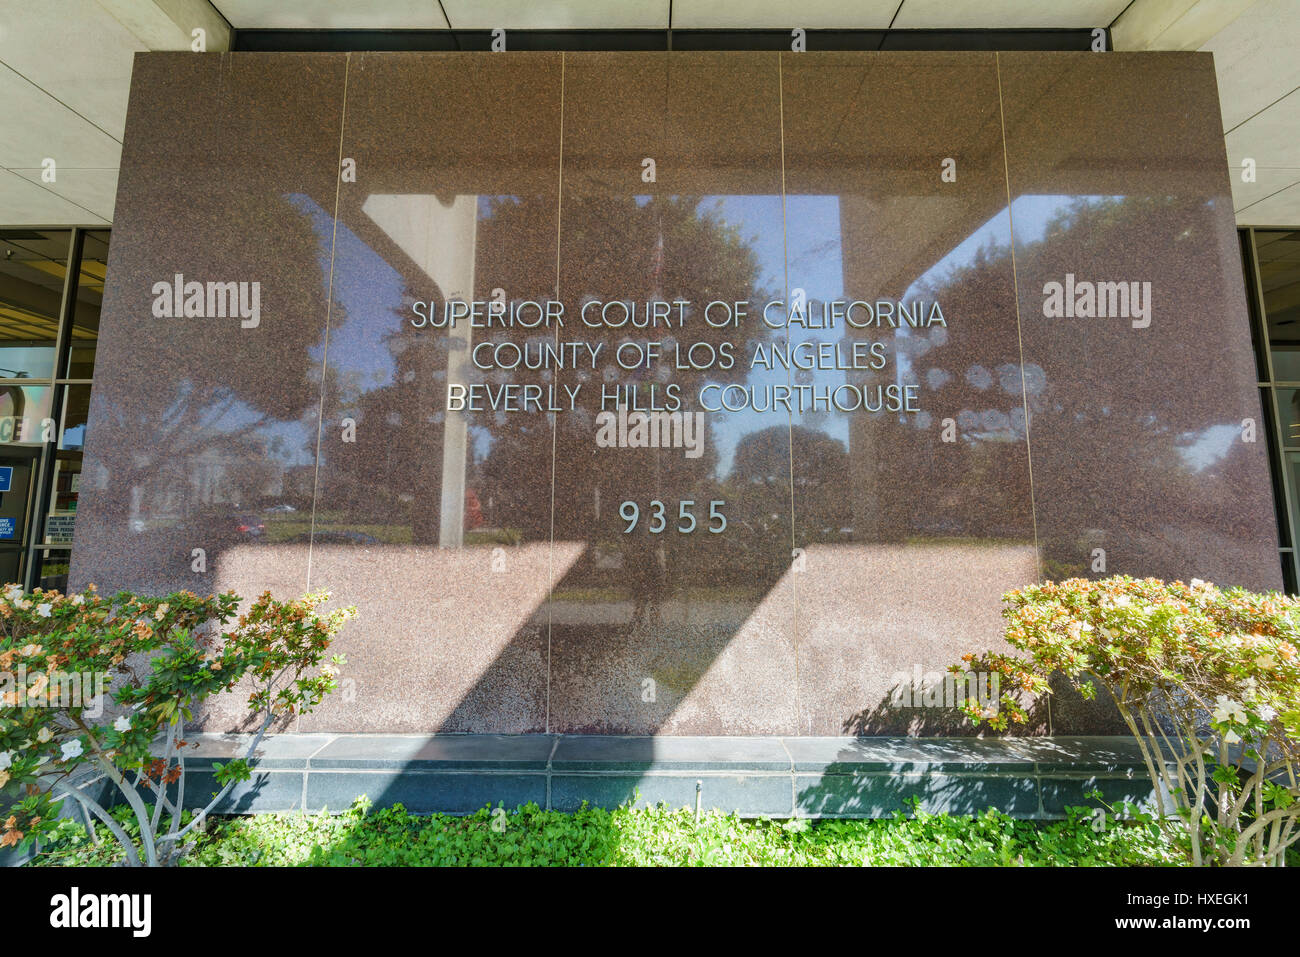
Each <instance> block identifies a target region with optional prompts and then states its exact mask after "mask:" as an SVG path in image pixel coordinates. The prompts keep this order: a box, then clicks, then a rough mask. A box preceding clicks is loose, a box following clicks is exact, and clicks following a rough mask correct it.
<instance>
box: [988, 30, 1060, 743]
mask: <svg viewBox="0 0 1300 957" xmlns="http://www.w3.org/2000/svg"><path fill="white" fill-rule="evenodd" d="M993 71H994V73H995V74H996V75H997V79H998V125H999V126H1000V127H1001V130H1002V176H1003V179H1004V180H1005V181H1006V186H1007V232H1008V234H1009V235H1010V237H1011V288H1012V293H1013V295H1014V296H1015V301H1016V344H1017V346H1018V347H1019V349H1020V398H1021V402H1022V403H1023V408H1024V413H1025V465H1026V467H1027V468H1028V470H1029V515H1030V519H1031V520H1032V522H1033V526H1034V575H1035V576H1036V577H1037V578H1038V580H1039V581H1042V580H1043V563H1042V556H1041V555H1040V554H1039V551H1038V505H1037V503H1036V502H1035V501H1034V454H1033V451H1032V449H1031V448H1030V441H1029V390H1028V387H1027V386H1026V385H1025V338H1024V333H1023V331H1022V330H1021V327H1020V276H1019V274H1018V273H1017V272H1016V220H1015V216H1014V215H1013V214H1012V212H1011V161H1010V159H1009V158H1008V157H1007V116H1006V110H1005V108H1004V107H1003V105H1002V55H1001V54H1000V53H997V52H995V53H994V54H993ZM1050 714H1051V713H1050V711H1049V713H1048V715H1049V716H1048V723H1047V733H1048V734H1051V733H1052V725H1051V716H1050Z"/></svg>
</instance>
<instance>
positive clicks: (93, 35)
mask: <svg viewBox="0 0 1300 957" xmlns="http://www.w3.org/2000/svg"><path fill="white" fill-rule="evenodd" d="M56 37H57V41H55V39H54V38H56ZM56 43H57V45H56ZM145 49H146V46H145V44H144V43H143V42H142V41H141V40H140V39H139V38H137V37H136V36H135V35H133V34H132V33H131V32H130V31H129V30H128V29H127V28H126V27H124V26H122V25H121V24H120V23H119V22H118V21H117V20H116V19H114V18H113V17H112V16H110V15H109V14H108V13H107V12H106V11H105V10H104V9H103V8H102V7H101V6H100V5H99V4H98V3H96V2H95V0H58V2H57V3H56V2H51V3H48V4H45V5H42V6H35V7H34V6H33V5H32V4H31V3H28V2H24V0H0V134H3V135H0V224H4V225H14V226H24V225H36V224H41V225H53V224H57V223H67V224H78V223H80V224H86V225H91V224H96V223H102V222H107V221H109V220H110V219H111V218H112V216H113V200H114V197H115V195H116V192H117V168H118V163H119V162H120V160H121V140H122V128H123V126H124V125H125V122H126V103H127V98H128V94H129V92H130V85H131V63H132V59H133V57H134V56H135V54H136V53H137V52H140V51H143V50H145ZM56 51H57V52H56ZM74 64H75V68H74V67H73V65H74ZM47 160H53V167H52V168H50V167H47V166H45V165H44V164H45V163H46V161H47ZM47 169H48V170H49V172H48V173H46V171H47ZM43 173H46V175H45V176H43V175H42V174H43ZM51 176H52V177H53V180H52V181H51V180H50V177H51Z"/></svg>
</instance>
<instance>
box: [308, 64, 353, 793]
mask: <svg viewBox="0 0 1300 957" xmlns="http://www.w3.org/2000/svg"><path fill="white" fill-rule="evenodd" d="M351 67H352V54H351V53H345V54H344V60H343V103H342V108H341V109H340V111H339V153H338V161H337V162H336V164H335V166H334V217H333V219H334V221H333V223H332V232H331V233H330V275H329V285H328V287H327V289H328V291H327V292H326V295H325V344H324V347H323V348H322V350H321V359H320V404H319V405H318V406H317V409H316V470H315V472H314V473H313V474H312V481H311V533H310V535H309V536H308V538H307V591H311V563H312V552H313V550H314V549H313V546H314V543H315V541H316V498H317V495H318V493H319V492H320V447H321V434H322V433H323V432H324V431H325V388H326V386H325V383H326V381H327V377H326V372H327V371H328V368H329V358H330V314H331V312H332V311H333V307H334V253H335V250H336V249H337V246H338V237H339V194H340V193H341V192H342V189H343V177H342V175H341V174H340V171H341V170H342V168H343V136H344V133H345V131H346V130H347V124H348V73H349V71H350V69H351ZM303 778H304V781H305V780H306V775H305V774H304V775H303ZM305 786H306V785H305V784H304V787H305Z"/></svg>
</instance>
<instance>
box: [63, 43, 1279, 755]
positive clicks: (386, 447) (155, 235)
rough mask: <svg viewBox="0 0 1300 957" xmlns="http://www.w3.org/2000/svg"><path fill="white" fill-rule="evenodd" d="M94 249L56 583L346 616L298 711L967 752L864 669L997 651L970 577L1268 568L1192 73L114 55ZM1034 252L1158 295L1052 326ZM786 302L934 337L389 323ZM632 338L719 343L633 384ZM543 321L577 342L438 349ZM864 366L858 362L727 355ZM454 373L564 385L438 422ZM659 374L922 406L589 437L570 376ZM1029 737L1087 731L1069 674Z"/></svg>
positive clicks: (334, 720) (228, 720) (1219, 144)
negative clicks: (496, 304) (633, 521)
mask: <svg viewBox="0 0 1300 957" xmlns="http://www.w3.org/2000/svg"><path fill="white" fill-rule="evenodd" d="M647 159H651V160H653V161H654V175H653V177H651V176H649V174H648V173H647V172H646V164H645V161H646V160H647ZM340 170H343V171H346V175H339V171H340ZM353 171H354V174H353ZM945 174H946V175H945ZM110 255H111V259H110V263H109V276H108V283H107V287H106V293H105V302H104V320H103V326H102V332H101V340H100V346H99V358H98V361H97V368H96V385H95V390H94V393H93V395H92V400H91V411H90V424H89V430H88V432H89V435H88V439H87V443H86V464H85V467H84V476H85V477H84V479H83V487H82V491H81V505H80V512H81V514H80V516H79V520H78V522H77V530H76V540H75V548H74V553H73V564H72V573H71V584H72V586H73V587H79V586H81V585H84V584H85V583H87V582H92V581H93V582H95V583H97V584H98V585H99V586H100V587H101V588H118V587H126V588H136V589H143V590H148V591H157V592H163V591H168V590H173V589H182V588H188V589H192V590H196V591H206V590H212V589H227V588H233V589H235V590H236V591H238V592H239V593H241V594H243V595H251V594H253V593H255V592H259V591H261V590H262V589H263V588H267V587H269V588H271V590H272V591H274V592H276V593H277V594H280V595H283V596H290V595H294V594H298V593H301V592H302V591H304V590H307V589H313V590H314V589H322V588H323V589H328V590H329V591H330V592H331V593H332V594H333V595H334V597H335V600H337V601H339V602H342V603H346V604H355V605H357V607H358V610H359V617H358V619H357V620H356V621H355V622H354V623H352V625H350V626H349V628H348V629H347V631H346V633H345V635H344V637H343V638H342V640H341V642H340V645H341V647H340V649H339V650H341V651H342V652H343V653H345V654H346V656H347V658H348V665H347V666H346V668H345V670H344V674H343V677H344V684H343V688H342V689H341V691H340V693H338V694H336V695H334V696H332V697H331V698H330V699H329V700H328V701H327V702H326V704H325V705H324V706H323V707H322V708H321V709H320V710H319V711H318V712H317V713H315V714H313V715H310V716H307V717H304V718H303V719H301V720H300V721H299V723H298V730H301V731H382V732H405V731H443V732H454V731H466V732H502V733H510V732H543V731H549V732H561V733H581V732H592V733H633V734H638V733H653V732H659V733H665V734H723V735H741V734H782V735H835V734H844V733H856V734H897V733H913V734H922V735H924V734H953V733H958V734H960V733H965V731H967V730H968V729H966V728H964V727H962V726H961V723H960V722H959V721H958V720H957V719H956V718H955V716H954V714H953V712H952V711H951V710H950V709H944V708H898V707H894V706H892V705H891V703H890V694H891V691H892V690H893V689H894V688H895V687H897V686H898V685H899V684H900V680H899V675H900V674H901V673H906V674H907V675H925V674H927V673H935V672H942V671H943V670H944V669H945V668H946V666H947V665H948V664H950V663H952V662H954V661H956V660H957V659H958V658H959V657H960V655H961V654H963V653H965V652H967V651H974V650H979V649H982V648H985V647H990V646H995V645H997V644H998V642H999V641H1000V639H999V632H1000V623H1001V619H1000V616H999V607H1000V605H999V596H1000V594H1001V593H1002V592H1003V591H1005V590H1007V589H1010V588H1013V587H1016V586H1018V585H1022V584H1025V583H1028V582H1031V581H1034V580H1035V579H1038V578H1043V577H1047V578H1061V577H1066V576H1068V575H1089V576H1092V577H1097V576H1099V575H1101V574H1114V573H1127V574H1134V575H1157V576H1162V577H1168V578H1179V577H1181V578H1191V577H1200V578H1206V579H1212V580H1214V581H1217V582H1221V583H1223V584H1241V585H1247V586H1250V587H1255V588H1276V587H1280V584H1281V580H1280V571H1279V568H1278V562H1277V550H1276V549H1277V542H1276V539H1275V532H1274V526H1273V513H1272V496H1271V492H1270V487H1269V477H1268V468H1267V460H1266V450H1265V447H1264V444H1263V441H1262V439H1261V440H1260V441H1259V442H1257V443H1253V444H1252V443H1247V442H1243V441H1242V440H1241V427H1242V423H1243V420H1246V419H1254V420H1255V421H1256V422H1257V423H1258V422H1261V419H1260V408H1259V402H1258V396H1257V393H1256V391H1255V387H1254V371H1253V366H1252V358H1251V344H1250V333H1249V329H1248V326H1247V319H1246V306H1245V301H1244V294H1243V289H1242V283H1241V279H1240V262H1239V259H1238V251H1237V245H1236V238H1235V231H1234V222H1233V216H1232V209H1231V204H1230V202H1229V189H1228V180H1227V167H1226V160H1225V156H1224V152H1223V141H1222V131H1221V129H1220V121H1219V110H1218V102H1217V95H1216V89H1215V82H1214V72H1213V66H1212V61H1211V59H1210V57H1209V56H1208V55H1205V54H1176V53H1169V54H1104V55H1101V54H1083V53H1080V54H1074V53H1015V54H993V53H890V54H871V53H805V54H797V55H794V54H775V53H727V54H723V53H636V54H630V53H629V54H622V53H589V54H560V53H553V54H552V53H502V54H425V53H409V54H408V53H382V54H379V53H376V54H351V55H348V54H222V55H211V56H207V55H188V54H162V53H159V54H144V55H141V56H140V57H138V59H137V63H136V69H135V75H134V78H133V84H132V93H131V105H130V111H129V115H128V121H127V131H126V137H125V143H124V151H123V160H122V168H121V178H120V189H119V195H118V202H117V221H116V223H115V226H114V234H113V245H112V249H111V254H110ZM178 273H179V274H182V275H183V276H184V277H185V280H187V281H189V280H197V281H200V282H208V281H221V282H226V281H236V282H238V281H246V282H252V281H257V282H259V283H260V290H261V310H260V312H261V315H260V322H259V323H258V324H257V325H256V326H255V327H251V328H245V327H244V325H243V324H241V322H240V321H239V319H238V318H230V317H226V318H220V317H217V318H203V317H197V316H191V317H187V318H160V317H157V316H155V315H154V314H153V311H152V309H151V306H152V303H153V301H154V296H153V293H152V288H153V285H154V283H156V282H159V281H166V282H170V281H172V279H173V278H174V276H175V275H176V274H178ZM1067 275H1068V276H1071V277H1073V279H1072V280H1070V281H1078V282H1085V281H1086V282H1121V281H1122V282H1125V283H1130V282H1136V283H1138V284H1139V285H1138V287H1137V288H1138V289H1139V290H1141V289H1142V288H1144V287H1143V285H1142V284H1144V283H1150V289H1151V294H1150V303H1151V307H1152V308H1151V310H1150V322H1149V323H1146V322H1145V321H1144V320H1143V319H1142V318H1141V316H1134V317H1128V316H1109V317H1099V316H1091V317H1089V316H1081V317H1077V316H1072V317H1060V316H1049V315H1046V314H1045V305H1044V303H1045V298H1046V297H1045V294H1044V292H1045V287H1046V286H1047V285H1048V284H1049V283H1053V282H1059V283H1065V282H1066V281H1067V278H1066V277H1067ZM800 295H803V296H805V297H807V299H809V300H812V301H826V300H836V299H865V300H872V301H874V300H876V299H889V300H898V299H902V300H906V301H914V300H917V299H922V300H926V301H927V302H934V301H937V302H939V303H940V304H941V307H942V310H943V314H944V317H945V320H946V324H944V325H938V324H935V325H930V326H928V327H924V328H900V329H891V328H889V327H888V326H884V327H871V328H862V329H850V328H846V327H845V326H843V324H841V325H840V326H839V327H837V328H833V329H829V328H815V327H812V326H806V325H791V326H788V327H784V328H776V329H773V328H768V327H766V326H764V325H763V324H762V323H760V322H757V321H750V322H747V323H745V324H742V325H740V326H737V327H724V328H719V329H711V328H706V327H705V326H703V324H701V323H700V322H699V317H698V316H692V317H691V320H688V324H687V326H686V327H685V328H683V329H681V330H667V331H665V330H659V331H658V332H657V333H656V334H655V335H653V336H652V335H650V334H648V333H645V332H633V333H630V334H629V333H627V332H625V331H624V330H612V329H585V328H581V327H580V326H578V325H577V324H576V323H571V324H569V325H566V326H565V327H564V328H563V329H557V328H552V329H549V330H548V329H546V328H535V329H523V328H519V327H512V328H504V327H501V326H496V327H493V328H480V329H473V330H466V329H461V330H460V331H458V332H456V333H455V334H448V333H446V332H445V331H442V330H433V329H430V328H423V329H419V328H414V327H413V326H412V324H411V321H410V320H411V318H412V312H411V305H412V303H413V302H415V301H428V300H433V301H435V302H441V301H443V300H444V299H455V298H463V299H471V298H472V299H476V300H488V299H492V298H499V299H500V300H502V301H504V302H509V303H515V304H517V303H520V302H523V301H528V300H533V301H544V300H547V299H558V300H560V301H562V302H564V303H565V306H566V310H567V311H568V314H570V315H572V314H574V313H576V312H577V311H578V310H579V309H581V307H582V305H583V303H585V302H587V301H589V300H591V299H601V300H609V299H616V298H631V299H636V300H642V301H644V300H646V299H663V300H673V299H679V298H680V299H688V300H691V301H692V302H695V303H704V302H708V301H710V300H724V301H736V300H750V301H752V302H756V303H762V302H765V301H767V300H771V299H781V300H783V301H790V300H791V299H792V298H797V297H798V296H800ZM1046 311H1050V310H1046ZM692 320H693V321H692ZM1135 323H1136V324H1135ZM627 339H632V340H637V341H646V340H651V339H653V340H656V341H660V342H662V343H666V346H665V348H670V347H671V345H672V343H673V342H674V341H678V342H681V343H683V344H687V343H690V342H696V341H702V342H707V343H708V345H709V346H710V347H712V348H713V349H716V350H725V349H732V350H734V351H735V353H736V354H737V355H738V356H740V357H742V361H740V362H738V363H737V365H735V366H734V367H732V368H730V369H722V368H718V367H714V368H709V369H703V370H700V369H686V370H672V369H669V368H667V367H666V366H665V365H663V364H662V363H661V364H657V365H655V364H652V365H650V366H648V367H641V368H635V369H625V368H621V367H619V366H617V365H616V364H615V363H614V362H612V361H611V359H610V356H611V353H612V352H613V350H614V349H615V348H616V347H617V346H618V345H619V344H620V343H621V342H623V341H625V340H627ZM547 341H549V342H552V343H562V342H565V341H581V342H583V343H586V344H588V345H595V344H602V346H603V351H602V353H601V355H600V356H599V357H598V358H597V360H596V361H595V362H594V363H593V362H591V361H588V362H586V363H585V365H584V364H579V365H577V366H572V367H566V368H564V369H560V370H556V369H539V370H533V371H526V370H516V371H514V372H511V373H505V372H502V371H500V370H490V371H489V370H478V369H474V368H473V367H472V366H471V365H470V364H469V362H468V356H469V355H470V352H469V350H470V349H471V348H472V347H473V346H475V345H480V344H482V343H485V342H486V343H489V344H490V345H493V346H495V345H503V346H505V347H507V348H509V347H510V346H511V345H515V346H519V347H534V348H535V347H538V346H539V345H541V344H544V343H546V342H547ZM855 343H857V344H859V346H860V347H861V348H870V347H872V346H874V347H876V348H879V349H880V350H881V352H882V354H883V355H884V356H885V357H886V360H887V361H886V362H885V364H884V366H883V368H881V369H878V370H867V369H850V370H839V369H833V368H825V367H823V368H814V369H789V370H787V369H784V368H774V369H766V368H749V367H748V362H747V361H746V360H744V359H743V356H745V355H747V354H748V352H749V350H752V349H754V348H756V347H757V346H760V345H761V346H763V347H764V348H772V347H773V346H776V347H784V346H792V347H793V346H800V347H802V348H818V347H821V348H831V349H833V348H836V347H838V348H839V349H841V350H851V349H852V348H853V347H854V344H855ZM449 381H452V382H458V383H465V382H472V383H476V384H485V385H492V386H494V387H498V386H500V385H502V384H504V383H507V382H511V383H516V384H529V385H536V386H540V387H542V388H543V389H548V388H555V389H557V390H559V391H560V393H561V394H564V390H565V389H570V388H572V389H579V399H578V400H577V402H576V404H575V406H574V407H573V408H572V409H567V408H566V409H565V410H564V411H561V412H559V413H554V414H552V413H547V412H536V411H515V412H509V413H492V412H483V411H471V412H448V411H447V408H446V402H445V396H446V386H447V383H448V382H449ZM670 382H673V383H676V384H678V385H679V386H680V387H681V388H682V392H683V395H684V396H685V397H686V400H687V401H686V408H687V411H690V412H694V411H699V406H698V405H697V404H696V399H695V396H696V395H697V394H698V391H699V389H700V387H701V386H704V385H707V384H715V385H728V384H733V385H738V386H747V387H754V388H759V389H762V388H765V387H768V386H772V385H785V386H799V385H805V386H813V387H826V388H837V387H840V386H844V385H855V386H860V387H862V388H864V389H868V390H869V389H873V388H875V387H876V386H878V385H879V386H888V385H893V386H899V387H901V386H905V385H907V386H912V387H913V390H914V393H915V395H916V399H917V405H918V407H919V408H918V410H917V411H915V412H901V413H889V412H874V413H872V412H867V411H851V412H838V411H825V410H822V409H804V410H801V411H798V412H793V413H789V412H786V411H785V410H784V409H778V410H776V411H767V412H760V411H754V410H752V409H750V410H745V411H740V412H717V413H712V412H711V413H703V414H702V416H701V422H702V436H703V448H702V452H701V454H700V455H698V456H689V457H688V456H686V455H685V454H684V452H683V450H682V449H678V448H667V449H649V448H610V447H604V446H601V445H598V444H597V442H596V441H595V435H596V431H597V427H598V423H597V418H596V417H597V414H598V413H599V412H600V411H601V410H602V403H601V397H600V389H601V387H602V386H606V387H609V388H613V387H615V386H619V385H622V386H634V387H635V388H636V390H637V394H638V396H639V397H640V398H641V399H642V400H645V399H646V398H647V397H648V396H649V394H650V392H651V389H652V387H653V388H655V389H662V388H664V387H665V386H666V385H667V384H668V383H670ZM605 407H606V408H608V407H609V405H608V404H606V406H605ZM1258 434H1259V435H1261V436H1262V435H1263V434H1264V433H1263V428H1262V425H1261V427H1260V428H1259V430H1258ZM655 501H661V502H664V503H666V506H667V511H668V517H667V527H666V529H665V531H664V532H661V533H658V534H652V533H651V532H650V531H649V529H650V527H651V522H650V521H649V520H650V518H651V515H652V512H653V506H652V505H651V503H652V502H655ZM682 501H692V502H694V503H696V504H695V506H694V509H695V514H696V517H697V523H696V528H695V530H693V531H691V532H689V533H684V532H678V531H676V528H677V525H678V524H679V522H678V514H679V513H678V509H679V507H680V506H679V503H680V502H682ZM628 502H635V503H637V508H638V510H639V515H640V517H639V520H638V523H637V525H636V527H635V528H634V529H633V530H632V531H631V532H625V531H624V529H625V527H626V525H627V522H625V521H624V520H623V519H622V518H620V514H619V513H620V508H621V507H625V505H624V503H628ZM712 502H724V503H725V505H723V506H721V509H722V511H723V513H724V514H725V515H726V519H727V526H726V529H725V530H724V531H722V532H721V533H717V534H714V533H712V532H710V531H708V525H709V524H711V523H709V522H708V521H707V519H708V516H709V505H710V503H712ZM196 550H202V551H201V553H198V552H196ZM1102 563H1104V565H1103V564H1102ZM909 681H910V679H909ZM238 714H239V702H238V701H236V700H232V701H228V702H222V703H220V704H219V705H218V706H216V707H215V708H213V709H211V710H209V711H208V712H207V713H206V714H205V715H204V716H203V718H202V723H203V724H204V725H205V726H206V727H208V728H210V729H223V728H227V727H233V726H235V724H236V723H237V719H238ZM1024 730H1027V731H1030V732H1045V731H1052V732H1055V733H1057V734H1061V733H1095V732H1105V731H1111V730H1121V729H1120V728H1119V726H1118V725H1117V723H1116V722H1115V720H1114V718H1113V716H1112V715H1110V714H1109V713H1108V711H1107V710H1106V709H1105V708H1104V707H1099V706H1085V705H1083V704H1082V703H1081V702H1078V701H1072V700H1070V699H1069V698H1064V699H1062V701H1061V702H1060V703H1059V704H1058V706H1057V707H1056V708H1055V709H1054V712H1053V714H1052V715H1051V716H1050V718H1049V717H1048V716H1046V715H1044V716H1042V717H1041V718H1038V717H1036V718H1035V719H1034V723H1033V724H1031V725H1030V726H1029V727H1028V728H1026V729H1024Z"/></svg>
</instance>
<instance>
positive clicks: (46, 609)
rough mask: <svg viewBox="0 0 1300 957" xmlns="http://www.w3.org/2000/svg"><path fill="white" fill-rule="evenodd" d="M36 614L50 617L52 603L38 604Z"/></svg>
mask: <svg viewBox="0 0 1300 957" xmlns="http://www.w3.org/2000/svg"><path fill="white" fill-rule="evenodd" d="M36 614H38V615H40V616H41V617H42V618H49V617H50V604H49V602H46V603H45V604H43V605H37V606H36Z"/></svg>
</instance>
